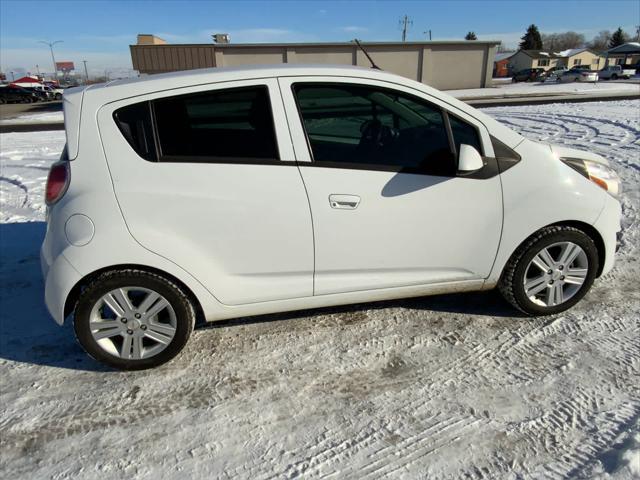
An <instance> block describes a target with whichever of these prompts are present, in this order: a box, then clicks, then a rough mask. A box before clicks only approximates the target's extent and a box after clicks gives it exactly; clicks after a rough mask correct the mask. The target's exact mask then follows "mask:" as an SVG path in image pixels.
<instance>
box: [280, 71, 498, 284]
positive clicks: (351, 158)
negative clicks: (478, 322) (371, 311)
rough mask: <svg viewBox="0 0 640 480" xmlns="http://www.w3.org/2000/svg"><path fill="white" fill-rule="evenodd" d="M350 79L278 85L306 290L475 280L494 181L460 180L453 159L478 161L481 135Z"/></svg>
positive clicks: (424, 104) (490, 237)
mask: <svg viewBox="0 0 640 480" xmlns="http://www.w3.org/2000/svg"><path fill="white" fill-rule="evenodd" d="M355 82H356V80H353V81H349V80H345V79H336V80H333V79H330V78H326V77H325V78H323V79H322V81H319V80H318V79H315V80H314V79H305V80H300V79H280V88H281V90H282V93H283V98H284V100H285V106H286V108H287V115H288V118H289V122H290V128H291V130H292V137H293V138H294V147H295V149H296V155H297V157H298V160H299V166H300V171H301V174H302V177H303V180H304V183H305V187H306V190H307V194H308V196H309V202H310V205H311V211H312V219H313V231H314V241H315V277H314V281H315V285H314V293H315V294H316V295H323V294H331V293H341V292H351V291H362V290H371V289H380V288H392V287H401V286H409V285H422V284H433V283H440V282H453V281H463V280H479V279H483V278H486V277H487V276H488V275H489V272H490V270H491V267H492V264H493V261H494V259H495V255H496V251H497V247H498V242H499V238H500V230H501V225H502V198H501V187H500V178H499V176H498V175H497V174H496V172H489V171H484V172H483V171H480V172H476V173H475V174H473V175H470V176H467V177H464V176H460V175H458V174H457V159H456V156H455V151H459V145H460V144H461V143H464V144H470V145H472V146H474V147H475V148H476V149H478V150H479V151H480V153H481V154H486V152H487V150H486V149H484V148H483V147H484V146H485V144H486V143H489V137H488V134H487V133H486V129H484V127H483V126H481V125H478V124H477V123H472V121H471V120H470V119H469V118H468V116H466V117H467V118H466V119H465V114H464V113H463V112H457V114H456V115H452V114H451V113H445V111H444V110H442V109H441V108H440V107H439V106H437V105H435V104H433V103H431V102H429V101H427V100H426V99H425V98H421V97H420V96H418V94H417V92H416V94H412V93H408V92H407V91H401V90H396V89H394V88H389V87H387V86H386V85H384V84H383V83H381V82H373V81H371V82H372V83H373V84H367V85H363V84H362V83H355ZM406 90H408V89H406ZM298 112H299V113H298ZM299 114H300V115H301V116H302V119H301V120H300V117H299ZM449 132H450V133H449ZM488 148H489V149H490V153H491V154H492V153H493V150H492V149H491V147H490V146H489V147H488ZM487 168H489V167H485V169H487ZM485 169H483V170H485Z"/></svg>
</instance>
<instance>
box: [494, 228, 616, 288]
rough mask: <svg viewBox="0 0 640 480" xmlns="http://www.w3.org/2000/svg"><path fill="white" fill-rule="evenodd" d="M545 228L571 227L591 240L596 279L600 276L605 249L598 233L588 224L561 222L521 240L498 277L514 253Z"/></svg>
mask: <svg viewBox="0 0 640 480" xmlns="http://www.w3.org/2000/svg"><path fill="white" fill-rule="evenodd" d="M547 227H573V228H575V229H577V230H580V231H581V232H583V233H584V234H585V235H587V236H588V237H589V238H591V240H593V243H595V245H596V249H597V251H598V271H597V272H596V278H597V277H599V276H600V275H601V274H602V270H603V269H604V263H605V257H606V248H605V245H604V239H603V238H602V235H601V234H600V232H599V231H598V230H597V229H596V228H595V227H594V226H593V225H589V224H588V223H585V222H581V221H579V220H563V221H560V222H555V223H550V224H549V225H544V226H543V227H540V228H539V229H537V230H536V231H535V232H533V233H531V235H528V236H527V237H526V238H525V239H523V240H522V241H521V242H520V243H519V244H518V245H517V246H516V248H515V249H514V250H513V252H511V255H509V257H508V259H507V262H505V264H504V265H503V266H502V272H501V273H500V276H502V274H503V273H504V270H505V269H506V268H507V265H508V264H509V259H511V257H513V255H514V253H516V252H517V251H518V249H520V247H522V245H524V244H525V243H526V242H527V241H528V240H529V239H530V238H531V237H532V236H534V235H536V234H537V233H538V232H539V231H540V230H542V229H543V228H547Z"/></svg>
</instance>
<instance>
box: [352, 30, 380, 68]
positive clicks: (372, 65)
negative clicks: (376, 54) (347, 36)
mask: <svg viewBox="0 0 640 480" xmlns="http://www.w3.org/2000/svg"><path fill="white" fill-rule="evenodd" d="M353 41H354V42H356V45H358V48H360V50H362V53H364V54H365V56H366V57H367V59H368V60H369V62H370V63H371V68H375V69H376V70H380V67H378V66H377V65H376V64H375V63H374V62H373V60H372V59H371V57H370V56H369V54H368V53H367V51H366V50H365V49H364V47H363V46H362V45H360V40H358V39H357V38H354V39H353Z"/></svg>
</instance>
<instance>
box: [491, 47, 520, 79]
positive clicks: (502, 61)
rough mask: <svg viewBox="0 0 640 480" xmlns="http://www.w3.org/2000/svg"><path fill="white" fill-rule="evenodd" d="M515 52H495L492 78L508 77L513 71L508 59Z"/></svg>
mask: <svg viewBox="0 0 640 480" xmlns="http://www.w3.org/2000/svg"><path fill="white" fill-rule="evenodd" d="M514 53H515V52H503V53H496V57H495V61H494V62H493V78H504V77H510V76H511V75H512V74H513V72H512V71H511V68H510V66H509V61H510V59H511V57H513V55H514Z"/></svg>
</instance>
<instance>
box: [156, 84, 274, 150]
mask: <svg viewBox="0 0 640 480" xmlns="http://www.w3.org/2000/svg"><path fill="white" fill-rule="evenodd" d="M151 103H152V107H153V112H154V118H155V124H156V128H157V133H158V142H159V147H160V154H161V155H160V161H172V162H181V161H182V162H207V161H225V160H230V161H231V162H232V161H233V159H238V160H241V159H244V160H251V159H254V160H255V159H268V160H277V159H278V158H279V157H278V150H277V143H276V137H275V129H274V124H273V116H272V114H271V104H270V102H269V91H268V89H267V87H266V86H259V87H248V88H234V89H228V90H216V91H210V92H203V93H197V94H188V95H179V96H175V97H169V98H162V99H159V100H154V101H152V102H151Z"/></svg>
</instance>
